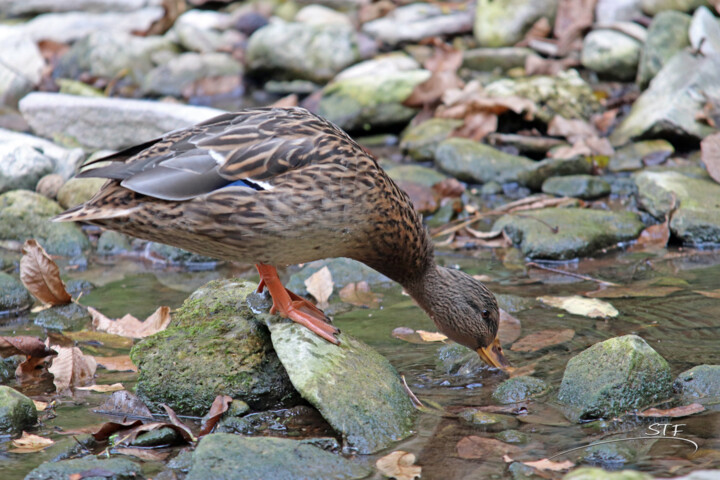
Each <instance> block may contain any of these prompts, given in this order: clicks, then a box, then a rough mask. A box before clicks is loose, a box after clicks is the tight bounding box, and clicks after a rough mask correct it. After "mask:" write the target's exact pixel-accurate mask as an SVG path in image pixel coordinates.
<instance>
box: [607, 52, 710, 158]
mask: <svg viewBox="0 0 720 480" xmlns="http://www.w3.org/2000/svg"><path fill="white" fill-rule="evenodd" d="M718 71H720V54H715V55H709V56H702V55H698V56H694V55H692V54H691V53H690V52H685V51H683V52H680V53H678V54H677V55H675V56H674V57H672V59H670V61H668V62H667V63H666V64H665V66H664V67H663V68H662V70H660V72H658V74H657V75H656V76H655V78H654V79H653V80H652V82H650V86H649V87H648V89H647V90H645V92H644V93H643V94H642V95H640V97H639V98H638V99H637V100H636V101H635V103H634V104H633V106H632V109H631V110H630V113H629V114H628V116H627V117H625V119H624V120H623V121H622V122H621V123H620V125H618V127H617V128H616V129H615V130H614V131H613V133H612V134H611V135H610V141H611V142H612V143H613V145H624V144H625V143H627V142H629V141H630V140H632V139H640V138H664V139H666V140H671V139H680V140H682V139H685V140H694V141H697V140H699V139H702V138H704V137H705V136H707V135H710V134H711V133H713V132H715V131H716V130H715V129H714V128H712V127H711V126H709V125H707V124H706V123H703V122H699V121H697V119H696V116H697V115H698V114H699V113H701V112H702V109H703V107H704V106H705V104H706V103H707V102H718V103H720V84H718V82H717V72H718ZM698 91H702V92H703V94H702V95H700V96H698V94H697V92H698Z"/></svg>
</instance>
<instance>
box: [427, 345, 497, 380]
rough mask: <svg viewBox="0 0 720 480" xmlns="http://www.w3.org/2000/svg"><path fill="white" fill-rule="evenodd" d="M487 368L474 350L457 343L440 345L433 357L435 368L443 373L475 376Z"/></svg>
mask: <svg viewBox="0 0 720 480" xmlns="http://www.w3.org/2000/svg"><path fill="white" fill-rule="evenodd" d="M487 368H488V367H487V365H486V364H485V362H483V361H482V359H480V357H479V356H478V355H477V354H476V353H475V352H473V351H470V350H468V349H467V348H465V347H463V346H462V345H460V344H457V343H449V344H446V345H442V346H441V347H440V348H438V351H437V355H436V358H435V369H436V370H437V371H438V372H439V373H442V374H444V375H458V376H463V377H476V376H477V375H478V374H479V373H480V372H481V371H483V370H485V369H487Z"/></svg>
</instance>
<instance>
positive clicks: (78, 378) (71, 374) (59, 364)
mask: <svg viewBox="0 0 720 480" xmlns="http://www.w3.org/2000/svg"><path fill="white" fill-rule="evenodd" d="M55 348H56V349H57V351H58V356H57V357H55V358H54V359H53V362H52V365H51V366H50V368H48V371H49V372H50V373H52V374H53V377H54V378H53V383H54V384H55V389H56V390H57V392H58V393H64V392H66V391H67V390H68V389H69V388H70V387H76V386H81V385H86V384H87V383H90V382H91V381H92V380H93V377H94V376H95V369H96V368H97V364H96V363H95V359H94V358H93V357H92V356H90V355H85V354H83V353H82V351H81V350H80V349H79V348H77V347H55Z"/></svg>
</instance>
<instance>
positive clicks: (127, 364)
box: [93, 355, 138, 372]
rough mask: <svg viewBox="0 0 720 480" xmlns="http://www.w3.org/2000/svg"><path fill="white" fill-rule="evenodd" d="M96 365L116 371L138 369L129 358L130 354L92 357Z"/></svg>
mask: <svg viewBox="0 0 720 480" xmlns="http://www.w3.org/2000/svg"><path fill="white" fill-rule="evenodd" d="M93 358H95V361H96V362H97V364H98V366H100V367H103V368H105V369H106V370H114V371H117V372H137V371H138V369H137V367H136V366H135V364H133V363H132V360H130V355H118V356H115V357H93Z"/></svg>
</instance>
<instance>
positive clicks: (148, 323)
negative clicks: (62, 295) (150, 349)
mask: <svg viewBox="0 0 720 480" xmlns="http://www.w3.org/2000/svg"><path fill="white" fill-rule="evenodd" d="M88 312H90V315H91V316H92V324H93V327H94V328H95V329H96V330H101V331H103V332H107V333H112V334H114V335H121V336H123V337H130V338H145V337H148V336H150V335H152V334H154V333H157V332H160V331H162V330H165V329H166V328H167V326H168V325H169V324H170V320H171V318H170V307H160V308H158V309H157V310H155V313H153V314H152V315H150V316H149V317H148V318H147V320H145V321H144V322H141V321H140V320H138V319H137V318H135V317H133V316H132V315H130V314H127V315H125V316H124V317H122V318H121V319H119V320H111V319H110V318H108V317H106V316H105V315H103V314H102V313H100V312H98V311H97V310H95V309H94V308H92V307H88Z"/></svg>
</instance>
